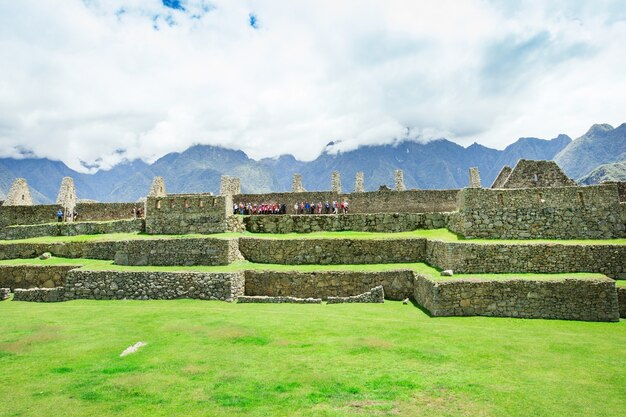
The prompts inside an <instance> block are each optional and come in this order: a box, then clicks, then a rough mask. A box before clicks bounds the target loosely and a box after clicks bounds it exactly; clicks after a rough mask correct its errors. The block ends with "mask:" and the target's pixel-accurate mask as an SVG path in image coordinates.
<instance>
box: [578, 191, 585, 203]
mask: <svg viewBox="0 0 626 417" xmlns="http://www.w3.org/2000/svg"><path fill="white" fill-rule="evenodd" d="M578 204H580V205H581V206H584V205H585V199H584V198H583V193H581V192H580V191H579V192H578Z"/></svg>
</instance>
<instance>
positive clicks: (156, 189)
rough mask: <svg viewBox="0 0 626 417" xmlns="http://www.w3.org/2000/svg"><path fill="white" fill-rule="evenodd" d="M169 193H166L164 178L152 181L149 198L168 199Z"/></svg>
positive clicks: (155, 178) (156, 178)
mask: <svg viewBox="0 0 626 417" xmlns="http://www.w3.org/2000/svg"><path fill="white" fill-rule="evenodd" d="M166 196H167V192H166V191H165V181H164V180H163V177H154V179H153V180H152V185H151V186H150V192H149V193H148V197H166Z"/></svg>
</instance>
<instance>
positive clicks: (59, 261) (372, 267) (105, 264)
mask: <svg viewBox="0 0 626 417" xmlns="http://www.w3.org/2000/svg"><path fill="white" fill-rule="evenodd" d="M2 265H35V266H44V265H76V267H82V268H84V269H89V270H93V271H169V272H171V271H198V272H237V271H246V270H252V271H297V272H319V271H364V272H373V271H397V270H400V269H409V270H412V271H415V272H417V273H419V274H421V275H425V276H428V277H429V278H431V279H434V280H437V281H448V280H455V279H469V278H474V279H486V280H502V279H534V280H559V279H565V278H576V279H602V278H605V276H604V275H602V274H597V273H591V272H579V273H562V274H521V273H517V274H455V275H454V276H453V277H445V276H441V275H440V273H439V271H438V270H437V269H435V268H433V267H431V266H430V265H427V264H425V263H404V264H402V263H400V264H361V265H358V264H357V265H354V264H352V265H282V264H259V263H252V262H248V261H236V262H233V263H231V264H228V265H219V266H206V265H197V266H126V265H115V264H114V263H113V261H106V260H98V259H80V258H79V259H70V258H57V257H54V256H53V257H51V258H50V259H39V258H31V259H8V260H2V261H0V266H2Z"/></svg>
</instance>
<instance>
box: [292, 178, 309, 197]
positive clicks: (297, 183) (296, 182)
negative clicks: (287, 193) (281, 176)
mask: <svg viewBox="0 0 626 417" xmlns="http://www.w3.org/2000/svg"><path fill="white" fill-rule="evenodd" d="M305 191H306V190H305V189H304V187H302V175H301V174H293V177H291V192H292V193H303V192H305Z"/></svg>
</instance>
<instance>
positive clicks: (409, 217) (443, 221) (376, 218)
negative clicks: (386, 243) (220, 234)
mask: <svg viewBox="0 0 626 417" xmlns="http://www.w3.org/2000/svg"><path fill="white" fill-rule="evenodd" d="M448 215H449V214H448V213H377V214H339V215H332V214H322V215H317V214H304V215H286V216H275V215H256V216H246V217H245V218H244V223H245V226H246V230H247V231H249V232H252V233H310V232H321V231H326V232H339V231H357V232H406V231H411V230H417V229H439V228H443V227H446V226H447V223H448Z"/></svg>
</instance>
